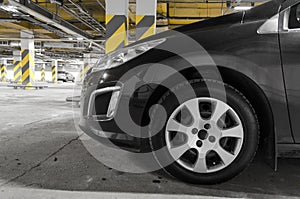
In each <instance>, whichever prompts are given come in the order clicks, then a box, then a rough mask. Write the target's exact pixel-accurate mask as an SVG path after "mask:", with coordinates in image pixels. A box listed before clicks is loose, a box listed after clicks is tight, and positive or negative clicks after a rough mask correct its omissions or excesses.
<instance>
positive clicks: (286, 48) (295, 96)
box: [279, 0, 300, 143]
mask: <svg viewBox="0 0 300 199" xmlns="http://www.w3.org/2000/svg"><path fill="white" fill-rule="evenodd" d="M282 9H283V10H282V12H281V13H280V24H279V38H280V46H281V56H282V66H283V74H284V79H285V86H286V94H287V101H288V109H289V113H290V121H291V127H292V132H293V136H294V140H295V142H296V143H300V1H295V0H294V1H286V2H285V3H284V4H283V6H282Z"/></svg>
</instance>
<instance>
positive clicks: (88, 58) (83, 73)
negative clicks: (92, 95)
mask: <svg viewBox="0 0 300 199" xmlns="http://www.w3.org/2000/svg"><path fill="white" fill-rule="evenodd" d="M90 64H91V54H83V65H82V66H81V69H80V82H82V81H83V80H84V78H85V76H86V73H87V71H88V70H89V69H90V66H91V65H90Z"/></svg>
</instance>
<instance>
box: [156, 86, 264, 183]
mask: <svg viewBox="0 0 300 199" xmlns="http://www.w3.org/2000/svg"><path fill="white" fill-rule="evenodd" d="M207 85H209V89H208V88H207ZM190 86H192V88H193V90H194V91H195V92H194V93H195V96H191V94H190V93H191V92H190V91H189V90H190V88H191V87H190ZM171 90H172V92H171V91H169V92H167V93H166V94H165V95H164V96H163V97H162V98H161V100H160V101H159V104H160V105H162V106H163V107H164V109H165V111H166V114H167V119H166V121H164V124H163V125H162V126H163V128H162V129H161V130H160V131H159V132H158V133H157V134H156V135H154V136H152V137H151V139H150V145H151V149H152V151H153V152H154V155H155V157H156V159H157V160H158V163H159V164H160V165H161V166H162V167H163V168H164V169H165V170H166V171H167V172H168V173H169V174H171V175H173V176H175V177H176V178H179V179H181V180H183V181H186V182H190V183H197V184H215V183H220V182H224V181H226V180H229V179H231V178H232V177H234V176H236V175H237V174H239V173H240V172H241V171H242V170H243V169H245V168H246V167H247V166H248V165H249V164H250V163H251V161H252V159H253V158H254V156H255V153H256V150H257V146H258V140H259V127H258V122H257V118H256V115H255V111H254V109H253V108H252V106H251V104H250V103H249V101H248V100H247V99H246V98H245V97H244V96H243V95H242V94H241V93H240V92H239V91H237V90H236V89H234V88H233V87H231V86H229V85H227V84H223V83H220V82H216V81H212V80H206V81H202V80H201V81H198V82H192V83H191V82H186V83H182V84H180V85H177V86H176V87H174V89H171ZM174 92H175V93H177V94H179V95H180V96H181V97H180V98H181V99H180V100H178V99H177V98H178V96H175V95H174ZM157 114H160V113H158V112H156V110H155V109H154V111H153V112H152V118H153V121H152V122H153V123H154V126H155V123H159V122H162V121H161V118H160V116H159V115H157Z"/></svg>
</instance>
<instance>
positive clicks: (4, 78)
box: [1, 63, 7, 82]
mask: <svg viewBox="0 0 300 199" xmlns="http://www.w3.org/2000/svg"><path fill="white" fill-rule="evenodd" d="M1 81H2V82H7V68H6V64H5V63H1Z"/></svg>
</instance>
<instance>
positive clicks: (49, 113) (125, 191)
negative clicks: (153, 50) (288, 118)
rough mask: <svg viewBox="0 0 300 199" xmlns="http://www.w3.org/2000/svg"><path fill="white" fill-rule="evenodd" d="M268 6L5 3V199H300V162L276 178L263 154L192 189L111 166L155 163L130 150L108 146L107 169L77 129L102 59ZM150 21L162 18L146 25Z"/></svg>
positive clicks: (281, 166)
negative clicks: (85, 88)
mask: <svg viewBox="0 0 300 199" xmlns="http://www.w3.org/2000/svg"><path fill="white" fill-rule="evenodd" d="M262 3H264V1H262V0H255V1H254V0H253V1H250V0H242V1H230V0H229V1H227V0H226V1H225V0H122V1H121V0H106V1H105V0H0V66H1V67H0V68H1V76H0V102H1V103H0V113H1V115H0V198H52V197H53V198H71V197H74V198H141V197H145V198H157V197H158V198H207V197H216V198H219V197H221V198H223V197H233V198H248V197H249V198H285V197H299V195H300V192H299V186H300V178H299V175H298V173H299V166H300V161H299V159H293V158H280V159H278V170H277V171H276V172H275V171H274V170H273V169H272V168H271V167H270V166H269V165H268V164H266V163H265V162H264V161H261V159H262V157H260V156H256V157H255V160H254V162H253V163H251V167H249V168H247V169H246V171H245V172H243V173H242V174H241V175H239V176H237V177H236V178H234V179H232V180H230V181H228V182H225V183H222V184H218V185H191V184H187V183H184V182H181V181H178V180H177V179H174V178H172V177H170V176H168V175H167V174H166V173H165V172H164V171H162V170H157V171H153V172H148V173H142V172H141V173H138V172H137V173H127V172H124V171H119V170H117V169H115V168H112V167H113V166H111V164H110V162H114V164H112V165H122V164H124V165H127V166H128V167H131V166H132V164H133V163H134V165H135V166H136V167H138V168H137V170H138V169H140V168H143V167H147V165H143V164H140V163H139V161H138V160H136V159H135V157H134V156H133V155H132V154H131V153H129V152H128V153H125V155H124V156H123V157H118V158H117V159H115V158H114V155H113V153H112V152H111V151H110V150H107V151H105V148H104V150H103V152H102V153H101V154H100V155H101V156H102V157H104V158H105V159H107V163H103V162H100V161H98V160H97V158H95V157H94V156H93V155H92V153H91V152H90V151H89V150H88V149H87V147H86V145H85V144H84V140H86V139H89V138H88V136H87V135H86V134H85V133H83V131H82V130H81V129H80V128H79V127H78V120H79V114H80V102H79V98H80V95H81V89H82V85H83V81H84V78H85V77H86V75H87V74H88V72H89V71H90V70H92V68H93V66H94V65H95V64H97V62H98V60H99V59H101V58H102V57H103V56H105V55H106V54H108V53H111V52H114V51H115V50H117V49H120V48H122V47H124V46H127V45H130V44H131V43H134V42H136V41H139V40H141V39H145V38H147V37H149V36H152V35H155V34H159V33H162V32H165V31H167V30H172V29H174V28H177V27H181V26H184V25H188V24H191V23H195V22H198V21H202V20H207V19H210V18H214V17H218V16H222V15H227V14H230V13H234V12H238V11H240V10H246V9H250V8H251V7H254V6H258V5H260V4H262ZM146 15H147V16H150V18H151V19H153V20H152V21H151V20H150V22H149V23H148V24H147V26H146V27H144V26H143V28H141V29H139V28H138V27H139V25H140V23H139V22H141V21H142V20H143V18H144V17H145V16H146ZM115 16H123V17H120V18H117V17H115ZM113 20H119V21H116V22H115V21H113ZM111 22H113V23H111ZM118 23H119V24H121V26H120V28H119V31H120V33H118V34H117V35H116V27H115V26H116V25H115V24H118ZM94 144H95V145H97V143H94ZM153 161H155V160H153Z"/></svg>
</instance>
